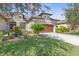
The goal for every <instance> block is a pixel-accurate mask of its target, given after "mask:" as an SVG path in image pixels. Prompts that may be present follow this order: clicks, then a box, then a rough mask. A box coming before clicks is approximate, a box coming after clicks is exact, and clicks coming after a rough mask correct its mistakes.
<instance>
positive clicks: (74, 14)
mask: <svg viewBox="0 0 79 59" xmlns="http://www.w3.org/2000/svg"><path fill="white" fill-rule="evenodd" d="M65 17H66V19H67V23H68V24H70V27H71V30H74V31H75V29H76V25H79V4H78V3H77V4H69V5H68V8H67V9H65Z"/></svg>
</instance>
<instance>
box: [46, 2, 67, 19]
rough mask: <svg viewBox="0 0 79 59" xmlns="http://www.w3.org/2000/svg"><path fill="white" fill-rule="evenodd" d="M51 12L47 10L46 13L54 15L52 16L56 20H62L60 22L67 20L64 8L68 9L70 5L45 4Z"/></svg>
mask: <svg viewBox="0 0 79 59" xmlns="http://www.w3.org/2000/svg"><path fill="white" fill-rule="evenodd" d="M45 5H46V6H48V7H49V8H51V10H47V11H46V12H48V13H52V14H53V15H52V16H51V17H52V18H54V19H60V20H65V16H64V8H67V7H68V4H66V3H49V4H48V3H47V4H45Z"/></svg>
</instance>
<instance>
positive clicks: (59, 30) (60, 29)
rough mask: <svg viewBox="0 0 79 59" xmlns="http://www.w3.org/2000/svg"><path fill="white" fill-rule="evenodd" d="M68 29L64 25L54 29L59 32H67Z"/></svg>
mask: <svg viewBox="0 0 79 59" xmlns="http://www.w3.org/2000/svg"><path fill="white" fill-rule="evenodd" d="M69 31H70V29H69V28H66V27H64V26H60V27H59V28H57V29H56V32H61V33H64V32H69Z"/></svg>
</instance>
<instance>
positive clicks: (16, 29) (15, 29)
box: [13, 26, 22, 36]
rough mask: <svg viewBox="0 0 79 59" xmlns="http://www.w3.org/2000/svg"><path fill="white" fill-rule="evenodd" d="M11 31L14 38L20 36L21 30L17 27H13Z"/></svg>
mask: <svg viewBox="0 0 79 59" xmlns="http://www.w3.org/2000/svg"><path fill="white" fill-rule="evenodd" d="M13 30H14V31H15V36H19V35H22V32H21V28H20V27H19V26H14V27H13Z"/></svg>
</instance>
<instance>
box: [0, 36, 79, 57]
mask: <svg viewBox="0 0 79 59" xmlns="http://www.w3.org/2000/svg"><path fill="white" fill-rule="evenodd" d="M10 55H11V56H66V55H79V47H78V46H74V45H71V44H68V43H65V42H62V41H60V40H56V39H52V38H49V37H38V38H37V37H33V38H32V39H25V40H21V41H15V42H12V41H11V42H10V41H6V42H5V41H4V42H1V43H0V56H10Z"/></svg>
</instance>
